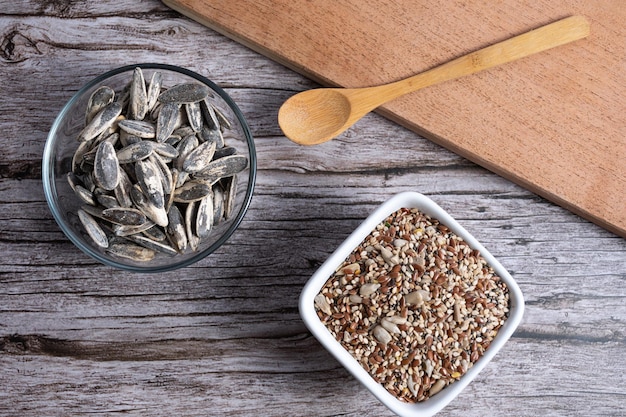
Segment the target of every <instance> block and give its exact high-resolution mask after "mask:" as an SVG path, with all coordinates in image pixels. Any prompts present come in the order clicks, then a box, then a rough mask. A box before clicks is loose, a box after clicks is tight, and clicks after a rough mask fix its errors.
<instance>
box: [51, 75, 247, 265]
mask: <svg viewBox="0 0 626 417" xmlns="http://www.w3.org/2000/svg"><path fill="white" fill-rule="evenodd" d="M137 67H139V68H141V69H142V70H144V69H150V70H152V69H154V70H166V71H171V72H176V73H180V74H183V75H186V76H188V77H191V78H194V79H196V80H197V81H199V82H201V83H203V84H205V85H207V86H209V87H210V88H211V89H212V90H213V91H214V92H215V93H217V94H218V95H219V96H220V98H221V99H222V100H224V101H225V102H226V104H227V105H228V106H229V107H230V108H231V109H232V110H233V112H234V114H235V116H236V118H237V120H238V122H239V123H240V124H241V128H242V131H243V133H244V137H245V140H246V144H247V146H248V152H249V161H248V164H249V168H248V169H249V174H248V184H247V189H246V195H245V196H244V200H243V203H242V205H241V208H240V209H239V212H238V213H237V215H236V216H235V218H234V219H233V220H232V223H231V224H230V226H229V227H228V229H226V231H225V232H224V233H223V234H222V235H221V236H220V237H219V239H218V240H217V241H215V242H214V243H213V244H212V245H211V246H209V247H208V248H206V249H204V250H203V251H200V252H198V253H196V254H194V255H193V256H191V257H189V258H185V259H184V260H181V261H174V262H172V263H168V264H165V265H155V266H137V265H130V264H125V263H123V262H121V261H120V262H117V261H115V260H114V259H112V258H108V257H106V256H103V255H102V254H101V253H99V252H97V251H96V250H94V249H93V248H91V247H90V246H88V245H85V244H83V243H82V241H81V239H79V238H78V235H77V233H76V232H75V231H74V230H73V229H72V228H71V227H69V226H68V225H67V224H66V222H65V221H64V220H63V217H62V216H61V212H60V207H59V204H58V194H57V188H56V183H55V181H54V180H53V179H54V178H55V177H56V175H55V173H54V147H55V145H56V140H55V136H56V132H57V131H58V130H59V127H60V125H61V122H62V120H63V119H64V118H65V116H66V114H67V113H68V112H69V109H70V108H71V107H72V106H73V105H74V103H75V102H76V101H78V100H79V98H80V97H81V96H82V95H83V94H85V92H86V91H88V90H90V89H91V88H93V87H94V86H96V85H98V84H100V83H102V82H103V81H104V80H106V79H108V78H110V77H112V76H114V75H117V74H120V73H123V72H129V71H133V70H134V69H135V68H137ZM256 171H257V160H256V148H255V145H254V139H253V137H252V134H251V132H250V128H249V126H248V123H247V122H246V119H245V117H244V116H243V113H242V112H241V110H240V109H239V107H238V106H237V104H235V102H234V101H233V100H232V98H231V97H230V96H229V95H228V94H227V93H226V91H224V90H223V89H222V88H221V87H220V86H218V85H217V84H215V83H214V82H213V81H211V80H209V79H208V78H206V77H204V76H202V75H200V74H198V73H196V72H194V71H191V70H189V69H186V68H182V67H179V66H176V65H170V64H160V63H140V64H131V65H124V66H122V67H118V68H115V69H112V70H110V71H107V72H105V73H104V74H101V75H99V76H98V77H96V78H94V79H92V80H91V81H89V82H88V83H87V84H85V85H84V86H83V87H82V88H80V89H79V90H78V91H77V92H76V93H75V94H74V95H73V96H72V98H70V100H68V101H67V103H65V105H64V106H63V108H62V109H61V111H60V112H59V114H58V115H57V117H56V118H55V120H54V122H53V124H52V127H51V128H50V131H49V132H48V136H47V138H46V143H45V146H44V152H43V157H42V167H41V175H42V181H43V188H44V194H45V196H46V201H47V203H48V207H49V208H50V211H51V212H52V216H53V217H54V220H55V221H56V222H57V224H58V225H59V227H60V228H61V230H62V231H63V233H64V234H65V235H66V236H67V238H68V239H69V240H70V241H71V242H72V243H73V244H74V245H75V246H76V247H78V248H79V249H80V250H81V251H83V252H84V253H86V254H87V255H89V256H91V257H92V258H94V259H96V260H98V261H100V262H101V263H103V264H105V265H107V266H111V267H115V268H119V269H122V270H126V271H130V272H166V271H172V270H175V269H179V268H184V267H187V266H190V265H192V264H194V263H196V262H198V261H199V260H201V259H203V258H205V257H206V256H208V255H210V254H211V253H213V252H215V251H216V250H217V249H218V248H219V247H221V246H222V245H223V244H224V243H225V242H226V241H227V240H228V239H229V238H230V236H231V235H232V234H233V233H234V232H235V230H236V229H237V228H238V227H239V225H240V224H241V222H242V220H243V217H244V216H245V214H246V212H247V211H248V208H249V206H250V202H251V200H252V194H253V191H254V187H255V183H256ZM173 259H174V258H173Z"/></svg>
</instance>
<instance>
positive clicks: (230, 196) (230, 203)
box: [224, 177, 237, 219]
mask: <svg viewBox="0 0 626 417" xmlns="http://www.w3.org/2000/svg"><path fill="white" fill-rule="evenodd" d="M225 182H226V186H225V192H224V218H225V219H230V216H231V215H232V214H233V210H234V208H235V200H236V198H237V181H235V179H234V178H233V177H230V178H226V179H225Z"/></svg>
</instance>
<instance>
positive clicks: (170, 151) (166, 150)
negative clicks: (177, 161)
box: [152, 142, 178, 159]
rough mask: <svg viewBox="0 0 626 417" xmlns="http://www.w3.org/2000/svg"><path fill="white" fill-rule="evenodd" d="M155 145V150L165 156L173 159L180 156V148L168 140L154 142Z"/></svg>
mask: <svg viewBox="0 0 626 417" xmlns="http://www.w3.org/2000/svg"><path fill="white" fill-rule="evenodd" d="M152 143H153V145H154V146H153V147H154V152H156V153H158V154H159V155H161V156H162V157H164V158H169V159H173V158H176V157H178V149H176V148H175V147H174V146H172V145H171V144H169V143H167V142H163V143H160V142H152Z"/></svg>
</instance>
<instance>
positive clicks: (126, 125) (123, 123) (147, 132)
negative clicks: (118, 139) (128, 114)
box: [118, 119, 156, 139]
mask: <svg viewBox="0 0 626 417" xmlns="http://www.w3.org/2000/svg"><path fill="white" fill-rule="evenodd" d="M118 126H119V127H120V129H122V130H123V131H125V132H127V133H130V134H131V135H134V136H138V137H140V138H143V139H152V138H154V137H155V135H156V127H155V126H154V125H153V124H152V123H150V122H147V121H144V120H130V119H124V120H120V121H119V123H118Z"/></svg>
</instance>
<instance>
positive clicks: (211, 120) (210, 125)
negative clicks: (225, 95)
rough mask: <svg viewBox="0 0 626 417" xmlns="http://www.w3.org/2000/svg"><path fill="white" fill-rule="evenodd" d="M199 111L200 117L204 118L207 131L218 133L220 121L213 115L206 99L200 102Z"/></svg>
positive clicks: (213, 110)
mask: <svg viewBox="0 0 626 417" xmlns="http://www.w3.org/2000/svg"><path fill="white" fill-rule="evenodd" d="M200 109H201V110H202V116H204V121H205V122H206V127H207V129H209V130H218V131H219V130H220V121H219V119H218V118H217V114H215V109H214V108H213V106H212V105H211V103H210V102H209V100H208V99H204V100H202V101H201V102H200Z"/></svg>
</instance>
